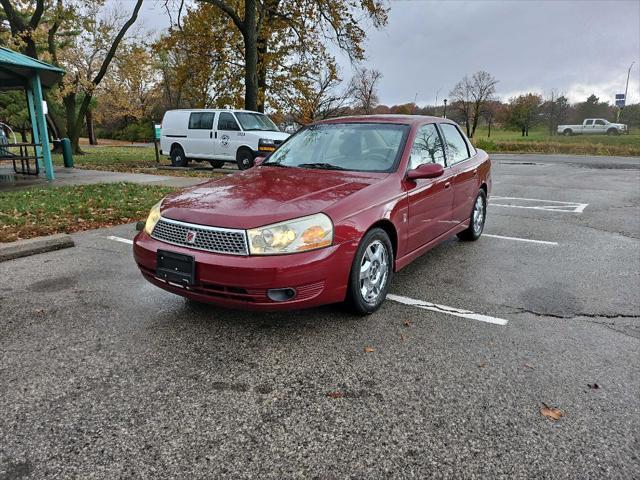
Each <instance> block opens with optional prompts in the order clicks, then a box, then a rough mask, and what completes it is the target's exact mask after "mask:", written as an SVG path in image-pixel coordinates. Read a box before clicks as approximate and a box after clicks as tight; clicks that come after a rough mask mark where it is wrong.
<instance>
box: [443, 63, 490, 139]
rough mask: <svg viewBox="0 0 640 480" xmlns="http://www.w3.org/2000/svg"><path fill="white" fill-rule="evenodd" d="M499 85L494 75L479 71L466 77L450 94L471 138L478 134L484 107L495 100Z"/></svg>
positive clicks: (453, 104)
mask: <svg viewBox="0 0 640 480" xmlns="http://www.w3.org/2000/svg"><path fill="white" fill-rule="evenodd" d="M497 83H498V80H496V79H495V78H494V77H493V75H491V74H490V73H487V72H485V71H479V72H476V73H474V74H473V76H472V77H471V78H469V77H468V76H466V75H465V77H464V78H463V79H462V80H460V81H459V82H458V83H457V84H456V85H455V87H453V90H451V92H450V93H449V97H450V98H451V100H452V102H451V103H452V106H453V108H455V109H456V110H457V111H458V112H459V113H460V115H461V116H462V118H463V121H464V125H465V128H466V130H467V136H468V137H469V138H472V137H473V135H474V134H475V133H476V128H477V127H478V120H479V119H480V116H481V113H482V110H483V107H484V105H485V104H486V103H487V102H488V101H489V100H492V99H493V97H494V95H495V92H496V84H497Z"/></svg>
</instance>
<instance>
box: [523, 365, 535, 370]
mask: <svg viewBox="0 0 640 480" xmlns="http://www.w3.org/2000/svg"><path fill="white" fill-rule="evenodd" d="M524 366H525V367H527V368H530V369H531V370H533V369H534V368H536V367H534V366H533V365H531V364H530V363H525V364H524Z"/></svg>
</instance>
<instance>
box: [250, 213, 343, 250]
mask: <svg viewBox="0 0 640 480" xmlns="http://www.w3.org/2000/svg"><path fill="white" fill-rule="evenodd" d="M247 235H248V237H249V253H250V254H251V255H277V254H281V253H295V252H304V251H307V250H315V249H316V248H322V247H328V246H329V245H331V243H332V242H333V223H331V219H330V218H329V217H328V216H326V215H325V214H324V213H317V214H315V215H310V216H308V217H302V218H295V219H293V220H288V221H286V222H280V223H274V224H273V225H266V226H264V227H260V228H252V229H251V230H247Z"/></svg>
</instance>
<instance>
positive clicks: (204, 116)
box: [189, 112, 215, 130]
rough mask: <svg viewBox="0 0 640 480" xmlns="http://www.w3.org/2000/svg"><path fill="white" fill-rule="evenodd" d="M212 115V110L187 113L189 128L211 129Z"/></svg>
mask: <svg viewBox="0 0 640 480" xmlns="http://www.w3.org/2000/svg"><path fill="white" fill-rule="evenodd" d="M214 115H215V114H214V113H213V112H193V113H192V114H191V115H189V130H211V129H212V128H213V117H214Z"/></svg>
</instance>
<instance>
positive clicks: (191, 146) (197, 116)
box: [184, 112, 215, 159]
mask: <svg viewBox="0 0 640 480" xmlns="http://www.w3.org/2000/svg"><path fill="white" fill-rule="evenodd" d="M214 120H215V112H191V114H190V115H189V125H188V130H187V141H186V142H184V143H185V145H184V149H185V154H186V155H187V157H189V158H204V159H210V158H213V156H214V139H213V122H214Z"/></svg>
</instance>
